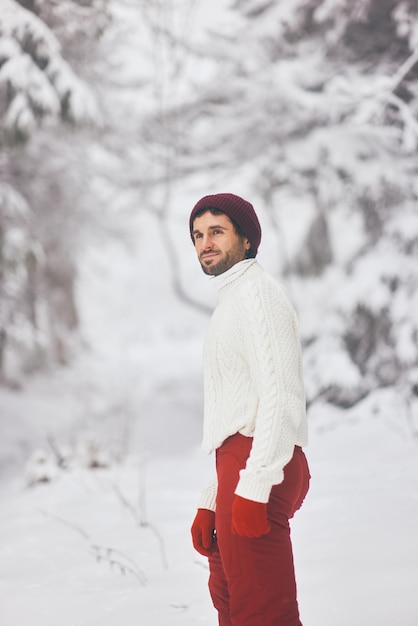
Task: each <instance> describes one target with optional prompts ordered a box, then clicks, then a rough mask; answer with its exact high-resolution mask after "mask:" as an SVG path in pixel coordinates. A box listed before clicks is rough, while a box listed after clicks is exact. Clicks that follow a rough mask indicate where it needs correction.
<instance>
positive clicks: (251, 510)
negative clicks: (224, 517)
mask: <svg viewBox="0 0 418 626" xmlns="http://www.w3.org/2000/svg"><path fill="white" fill-rule="evenodd" d="M270 528H271V526H270V523H269V521H268V520H267V503H264V502H254V500H247V498H241V496H237V495H236V496H235V498H234V501H233V503H232V532H233V533H235V534H236V535H241V536H242V537H261V535H266V534H267V533H268V532H269V531H270Z"/></svg>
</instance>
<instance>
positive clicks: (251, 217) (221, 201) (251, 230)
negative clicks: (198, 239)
mask: <svg viewBox="0 0 418 626" xmlns="http://www.w3.org/2000/svg"><path fill="white" fill-rule="evenodd" d="M202 209H203V210H205V209H207V210H209V209H218V211H222V213H225V215H227V216H228V217H229V218H230V219H231V220H232V221H233V222H235V223H236V224H237V225H238V226H239V228H240V229H241V230H242V232H243V233H244V235H245V236H246V237H247V238H248V240H249V242H250V243H251V250H252V252H253V253H254V256H255V255H256V254H257V250H258V246H259V245H260V241H261V226H260V222H259V221H258V217H257V215H256V213H255V211H254V207H253V205H252V204H250V203H249V202H247V200H244V198H240V196H236V195H235V194H233V193H217V194H214V195H212V196H204V197H203V198H201V199H200V200H199V202H197V203H196V204H195V206H194V207H193V210H192V212H191V214H190V219H189V228H190V235H191V237H192V240H193V235H192V232H193V222H194V219H195V215H196V213H197V212H198V211H201V210H202Z"/></svg>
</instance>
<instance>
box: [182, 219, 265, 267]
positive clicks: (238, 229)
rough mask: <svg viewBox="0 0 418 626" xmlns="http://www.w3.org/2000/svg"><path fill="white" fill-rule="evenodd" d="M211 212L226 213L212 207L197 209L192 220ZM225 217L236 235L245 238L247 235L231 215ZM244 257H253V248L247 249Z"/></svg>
mask: <svg viewBox="0 0 418 626" xmlns="http://www.w3.org/2000/svg"><path fill="white" fill-rule="evenodd" d="M208 212H209V213H212V215H226V213H224V211H220V210H219V209H212V208H210V207H209V208H206V207H204V208H202V209H199V210H198V211H196V213H195V214H194V216H193V222H194V220H195V219H196V218H197V217H201V216H202V215H203V214H204V213H208ZM226 217H227V218H228V219H229V221H230V222H231V223H232V226H233V227H234V229H235V232H236V233H237V235H238V236H239V237H242V238H247V239H248V237H247V235H246V234H245V233H244V232H243V230H242V228H241V227H240V226H238V224H237V223H236V221H235V220H234V219H232V217H229V215H226ZM245 258H246V259H253V258H255V253H254V250H253V249H252V248H250V249H249V250H247V252H246V255H245Z"/></svg>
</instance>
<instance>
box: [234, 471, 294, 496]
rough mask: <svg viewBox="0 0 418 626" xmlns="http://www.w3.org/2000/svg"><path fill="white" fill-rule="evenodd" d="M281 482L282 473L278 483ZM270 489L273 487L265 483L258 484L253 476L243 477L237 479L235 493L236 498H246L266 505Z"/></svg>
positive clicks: (257, 480)
mask: <svg viewBox="0 0 418 626" xmlns="http://www.w3.org/2000/svg"><path fill="white" fill-rule="evenodd" d="M282 480H283V473H282V476H281V478H280V480H279V481H278V483H280V482H282ZM272 487H273V485H270V484H269V483H266V482H265V481H263V482H260V479H259V478H258V477H256V476H254V475H252V476H251V475H250V476H245V475H244V476H242V477H241V478H240V479H239V481H238V485H237V488H236V489H235V493H236V495H237V496H241V498H247V500H254V502H263V503H266V502H268V501H269V498H270V492H271V489H272Z"/></svg>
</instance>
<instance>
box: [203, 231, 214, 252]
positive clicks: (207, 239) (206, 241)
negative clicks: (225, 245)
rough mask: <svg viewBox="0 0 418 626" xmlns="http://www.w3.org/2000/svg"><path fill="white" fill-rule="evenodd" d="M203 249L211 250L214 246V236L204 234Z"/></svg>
mask: <svg viewBox="0 0 418 626" xmlns="http://www.w3.org/2000/svg"><path fill="white" fill-rule="evenodd" d="M201 241H202V250H210V249H211V248H212V246H213V242H212V237H211V236H210V235H209V234H208V233H207V234H204V235H203V237H202V239H201Z"/></svg>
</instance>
